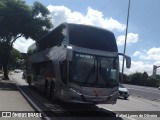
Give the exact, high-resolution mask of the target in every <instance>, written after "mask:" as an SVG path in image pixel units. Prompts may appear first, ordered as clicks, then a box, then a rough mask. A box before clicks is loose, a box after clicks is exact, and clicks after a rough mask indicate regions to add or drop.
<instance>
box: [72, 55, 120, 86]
mask: <svg viewBox="0 0 160 120" xmlns="http://www.w3.org/2000/svg"><path fill="white" fill-rule="evenodd" d="M117 70H118V57H116V58H110V57H101V56H94V55H87V54H81V53H74V54H73V61H72V64H71V82H74V83H77V84H79V85H82V86H90V87H92V86H95V87H115V86H117V85H118V80H117V77H118V76H117V74H118V71H117Z"/></svg>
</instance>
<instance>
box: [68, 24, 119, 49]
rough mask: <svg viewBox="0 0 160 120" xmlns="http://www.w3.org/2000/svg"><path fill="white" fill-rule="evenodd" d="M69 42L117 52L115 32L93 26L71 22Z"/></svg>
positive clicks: (79, 45)
mask: <svg viewBox="0 0 160 120" xmlns="http://www.w3.org/2000/svg"><path fill="white" fill-rule="evenodd" d="M69 43H70V44H73V45H76V46H78V47H84V48H90V49H96V50H103V51H110V52H117V45H116V41H115V37H114V34H113V33H111V32H109V31H107V30H104V29H100V28H96V27H91V26H85V25H74V24H69Z"/></svg>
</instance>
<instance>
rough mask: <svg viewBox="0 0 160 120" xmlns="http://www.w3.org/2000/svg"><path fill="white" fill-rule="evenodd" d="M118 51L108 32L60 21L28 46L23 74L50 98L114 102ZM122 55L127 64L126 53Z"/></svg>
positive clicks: (128, 59)
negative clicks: (26, 61) (59, 23)
mask: <svg viewBox="0 0 160 120" xmlns="http://www.w3.org/2000/svg"><path fill="white" fill-rule="evenodd" d="M119 55H123V54H120V53H118V49H117V44H116V40H115V36H114V34H113V33H112V32H110V31H108V30H106V29H102V28H98V27H93V26H88V25H82V24H72V23H62V24H61V25H59V26H58V27H56V28H55V29H53V30H52V31H51V32H50V33H48V34H47V35H46V36H44V37H43V38H42V39H40V40H39V41H37V42H36V43H35V44H33V45H31V46H30V47H29V48H28V65H27V77H26V78H27V81H28V83H29V85H30V86H34V87H36V88H38V89H39V90H41V91H43V92H44V93H45V94H46V96H48V97H50V98H52V99H53V100H55V99H58V100H61V101H65V102H74V103H93V104H97V103H106V104H115V103H116V101H117V97H118V86H119ZM123 56H125V58H126V67H127V68H130V65H131V59H130V57H128V56H126V55H123Z"/></svg>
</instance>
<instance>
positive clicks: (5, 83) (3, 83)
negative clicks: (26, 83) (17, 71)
mask: <svg viewBox="0 0 160 120" xmlns="http://www.w3.org/2000/svg"><path fill="white" fill-rule="evenodd" d="M1 90H5V91H18V89H17V87H16V86H15V83H13V82H12V81H10V80H0V91H1Z"/></svg>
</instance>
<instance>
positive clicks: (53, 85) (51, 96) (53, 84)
mask: <svg viewBox="0 0 160 120" xmlns="http://www.w3.org/2000/svg"><path fill="white" fill-rule="evenodd" d="M50 99H51V100H52V101H56V98H55V83H54V82H53V81H52V82H51V84H50Z"/></svg>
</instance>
